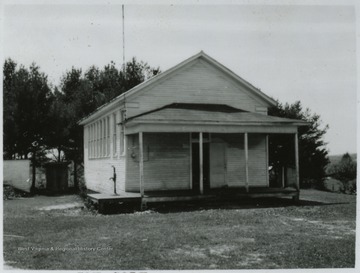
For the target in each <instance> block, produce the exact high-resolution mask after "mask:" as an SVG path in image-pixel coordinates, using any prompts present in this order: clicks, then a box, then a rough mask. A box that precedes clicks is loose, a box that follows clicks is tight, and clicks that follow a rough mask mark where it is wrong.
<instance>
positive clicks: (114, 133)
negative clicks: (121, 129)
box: [113, 114, 117, 155]
mask: <svg viewBox="0 0 360 273" xmlns="http://www.w3.org/2000/svg"><path fill="white" fill-rule="evenodd" d="M116 123H117V120H116V114H113V155H116V154H117V143H116V141H117V139H116V131H117V125H116Z"/></svg>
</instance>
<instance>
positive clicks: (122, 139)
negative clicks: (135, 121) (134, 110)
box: [120, 111, 125, 155]
mask: <svg viewBox="0 0 360 273" xmlns="http://www.w3.org/2000/svg"><path fill="white" fill-rule="evenodd" d="M120 117H121V129H120V154H121V155H123V154H124V152H125V126H124V123H125V111H121V112H120Z"/></svg>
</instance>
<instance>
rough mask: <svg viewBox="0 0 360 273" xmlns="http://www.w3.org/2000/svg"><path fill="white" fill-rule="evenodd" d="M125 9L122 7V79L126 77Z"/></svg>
mask: <svg viewBox="0 0 360 273" xmlns="http://www.w3.org/2000/svg"><path fill="white" fill-rule="evenodd" d="M124 18H125V8H124V5H122V36H123V72H124V77H126V73H125V67H126V66H125V20H124Z"/></svg>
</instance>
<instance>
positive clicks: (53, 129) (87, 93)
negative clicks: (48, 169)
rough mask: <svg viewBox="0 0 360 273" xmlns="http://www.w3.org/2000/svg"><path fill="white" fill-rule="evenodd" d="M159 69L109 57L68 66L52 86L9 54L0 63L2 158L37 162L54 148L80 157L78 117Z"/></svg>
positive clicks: (63, 156) (66, 156) (61, 156)
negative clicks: (0, 82) (120, 65)
mask: <svg viewBox="0 0 360 273" xmlns="http://www.w3.org/2000/svg"><path fill="white" fill-rule="evenodd" d="M158 73H160V69H159V68H153V67H150V66H149V65H148V64H147V63H145V62H143V61H137V59H136V58H135V57H134V58H132V59H131V61H129V62H127V63H126V65H125V67H124V69H118V68H117V67H116V65H115V63H114V62H110V64H108V65H106V66H104V68H103V69H99V68H98V67H96V66H91V67H90V68H89V69H87V70H86V71H85V73H83V71H82V70H81V69H78V68H74V67H73V68H71V70H69V71H66V72H65V74H64V75H63V76H62V78H61V80H60V84H59V86H55V87H52V85H51V83H49V80H48V77H47V75H46V74H45V73H43V72H41V71H40V68H39V66H37V65H36V64H35V63H33V64H32V65H31V66H30V67H29V68H26V67H24V66H23V65H17V63H16V62H15V61H13V60H11V59H7V60H5V63H4V67H3V105H4V107H3V113H4V127H3V136H4V138H3V139H4V142H3V147H4V154H3V157H4V159H21V158H25V159H26V158H31V159H32V161H33V162H34V163H36V164H38V163H40V162H39V161H41V159H44V155H45V153H47V152H48V151H55V152H54V157H55V158H56V160H57V161H62V160H74V161H75V162H78V163H80V162H82V160H83V159H82V156H83V152H82V129H81V128H80V126H78V125H77V122H78V121H79V120H80V119H81V118H83V117H85V116H87V115H89V114H90V113H91V112H93V111H94V110H95V109H96V108H98V107H99V106H101V105H102V104H104V103H106V102H108V101H110V100H112V99H113V98H115V97H116V96H118V95H120V94H122V93H124V92H125V91H127V90H129V89H131V88H132V87H134V86H136V85H138V84H139V83H141V82H143V81H144V80H146V79H147V78H150V77H153V76H155V75H157V74H158Z"/></svg>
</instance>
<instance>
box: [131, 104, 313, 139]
mask: <svg viewBox="0 0 360 273" xmlns="http://www.w3.org/2000/svg"><path fill="white" fill-rule="evenodd" d="M306 125H308V123H307V122H305V121H302V120H296V119H287V118H280V117H274V116H268V115H264V114H259V113H253V112H246V111H243V110H240V109H236V108H233V107H230V106H227V105H215V104H202V105H199V104H176V103H175V104H172V105H168V106H165V107H163V108H160V109H157V110H154V111H151V112H147V113H143V114H141V115H138V116H135V117H132V118H130V119H128V120H127V121H126V128H127V130H126V132H127V134H131V133H136V132H141V131H142V132H198V131H199V132H200V131H201V132H214V133H216V132H229V133H236V132H257V133H261V132H263V133H295V132H297V127H298V126H306Z"/></svg>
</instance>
